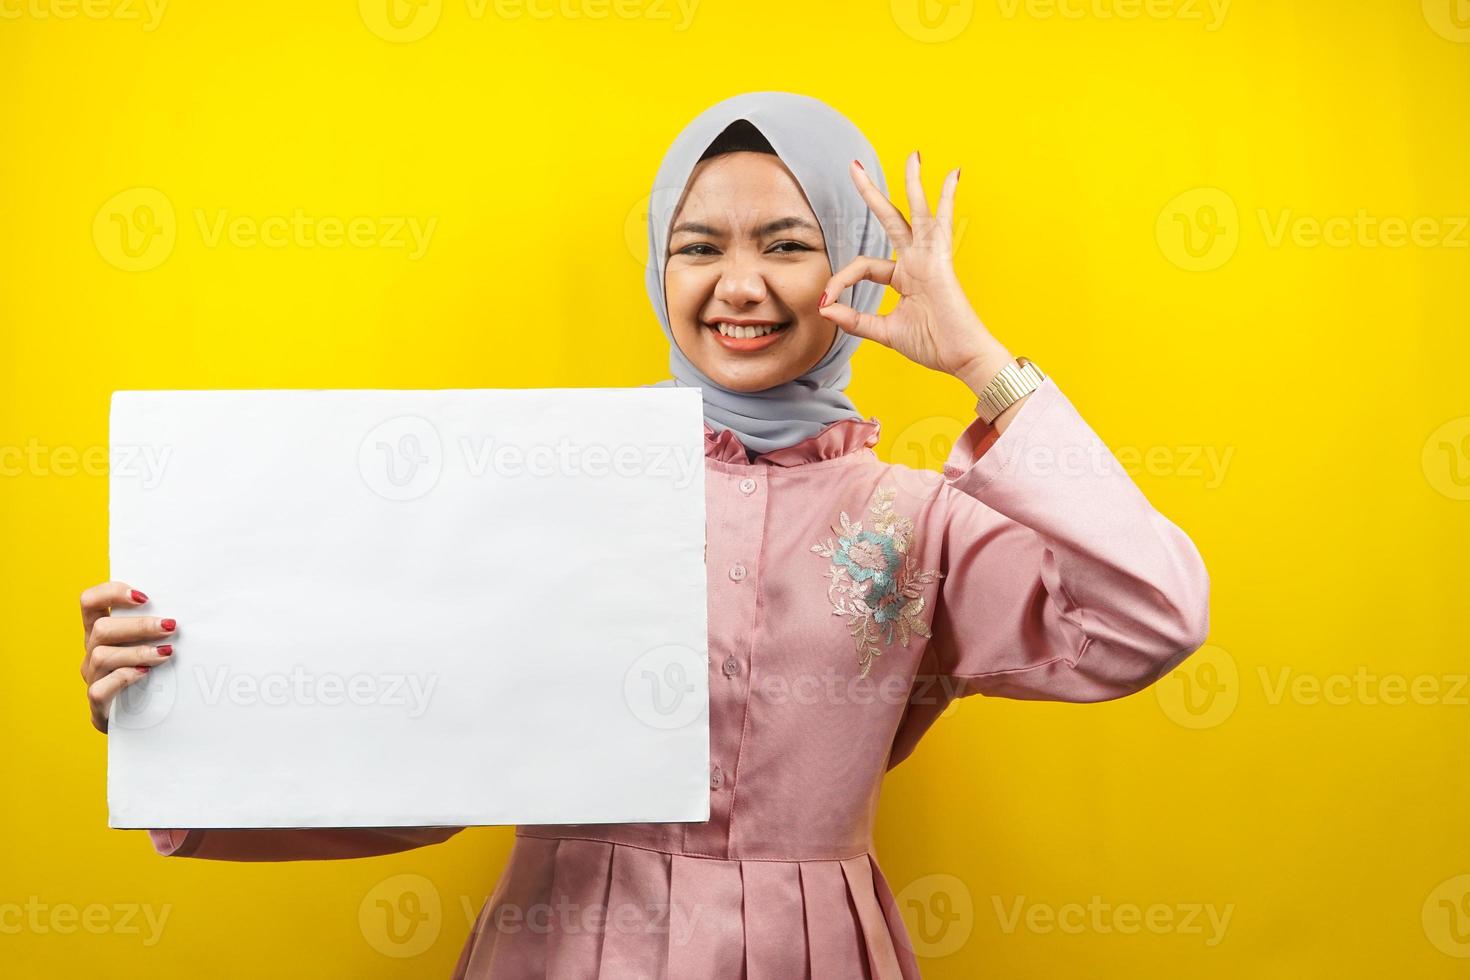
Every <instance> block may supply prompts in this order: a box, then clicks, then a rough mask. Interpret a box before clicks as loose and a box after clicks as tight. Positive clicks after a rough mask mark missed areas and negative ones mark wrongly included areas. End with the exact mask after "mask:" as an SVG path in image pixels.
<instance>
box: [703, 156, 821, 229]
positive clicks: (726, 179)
mask: <svg viewBox="0 0 1470 980" xmlns="http://www.w3.org/2000/svg"><path fill="white" fill-rule="evenodd" d="M786 215H799V216H801V217H805V218H810V219H812V220H813V221H815V219H816V215H815V214H813V213H812V209H811V206H810V205H809V204H808V203H807V200H806V195H805V194H803V193H802V190H801V185H800V184H798V183H797V182H796V178H795V177H794V176H792V174H791V171H790V170H788V169H786V164H784V163H782V162H781V159H780V157H777V156H775V155H773V154H770V153H752V152H746V151H741V152H738V153H725V154H721V155H720V156H717V157H711V158H710V159H708V160H701V161H700V162H699V163H698V164H697V165H696V166H695V168H694V172H693V173H692V174H690V177H689V183H688V186H687V189H686V190H685V192H684V199H683V200H682V201H681V202H680V204H679V210H678V213H676V214H675V215H674V220H675V221H676V222H677V221H678V220H679V219H681V218H684V219H689V218H703V219H706V220H713V219H722V220H725V221H729V222H731V223H733V224H748V223H751V222H754V221H759V220H763V219H767V218H771V217H785V216H786Z"/></svg>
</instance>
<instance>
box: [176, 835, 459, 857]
mask: <svg viewBox="0 0 1470 980" xmlns="http://www.w3.org/2000/svg"><path fill="white" fill-rule="evenodd" d="M463 829H464V828H463V827H364V828H323V829H299V830H294V829H293V830H150V831H148V836H149V838H150V839H151V840H152V842H153V847H154V849H155V850H156V851H158V853H159V854H162V855H164V856H165V857H170V856H171V857H196V858H207V859H211V860H215V861H326V860H333V859H340V858H358V857H373V856H375V855H379V854H393V853H396V852H398V851H408V850H412V849H413V848H415V847H424V846H426V845H428V844H438V843H440V842H442V841H446V840H448V839H449V838H450V837H453V836H454V835H455V834H457V833H459V832H460V831H461V830H463Z"/></svg>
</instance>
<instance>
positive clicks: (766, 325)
mask: <svg viewBox="0 0 1470 980" xmlns="http://www.w3.org/2000/svg"><path fill="white" fill-rule="evenodd" d="M705 326H706V327H708V328H709V330H710V332H711V333H712V334H713V336H714V338H715V340H716V341H717V342H718V343H719V344H720V346H721V347H724V348H725V349H726V350H731V351H737V352H739V353H750V352H752V351H758V350H765V349H766V348H767V347H770V346H771V345H772V344H774V343H777V342H778V341H779V340H780V339H781V338H782V337H784V336H785V335H786V334H787V333H788V332H790V327H791V323H790V321H787V322H785V323H772V322H770V321H769V320H752V321H747V322H745V323H738V322H731V321H729V320H716V321H714V322H713V323H706V324H705Z"/></svg>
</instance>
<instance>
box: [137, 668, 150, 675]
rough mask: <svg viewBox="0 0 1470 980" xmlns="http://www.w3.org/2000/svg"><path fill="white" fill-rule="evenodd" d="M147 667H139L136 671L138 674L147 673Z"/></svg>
mask: <svg viewBox="0 0 1470 980" xmlns="http://www.w3.org/2000/svg"><path fill="white" fill-rule="evenodd" d="M149 669H150V668H148V667H139V668H138V673H140V674H146V673H148V671H149Z"/></svg>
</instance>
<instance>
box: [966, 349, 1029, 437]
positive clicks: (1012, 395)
mask: <svg viewBox="0 0 1470 980" xmlns="http://www.w3.org/2000/svg"><path fill="white" fill-rule="evenodd" d="M1045 380H1046V375H1044V374H1042V373H1041V368H1039V367H1037V366H1036V365H1035V364H1033V363H1032V362H1031V361H1030V360H1029V359H1027V358H1024V357H1018V358H1016V360H1015V361H1014V362H1013V363H1010V364H1007V365H1006V366H1005V367H1003V368H1001V369H1000V370H999V371H998V372H996V375H995V377H993V378H991V379H990V381H989V382H988V383H987V384H986V385H985V387H984V388H983V389H981V391H980V400H979V401H977V402H976V403H975V411H976V412H977V413H978V414H979V415H980V419H981V421H983V422H984V423H985V424H986V425H989V424H990V423H992V422H994V421H995V420H996V418H997V417H999V415H1000V413H1001V412H1004V411H1005V410H1006V409H1008V408H1010V407H1011V406H1012V405H1014V404H1015V403H1016V402H1017V401H1019V400H1020V399H1022V398H1024V397H1026V396H1027V395H1029V394H1030V393H1031V392H1033V391H1035V390H1036V389H1037V388H1039V387H1041V383H1042V382H1043V381H1045Z"/></svg>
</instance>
